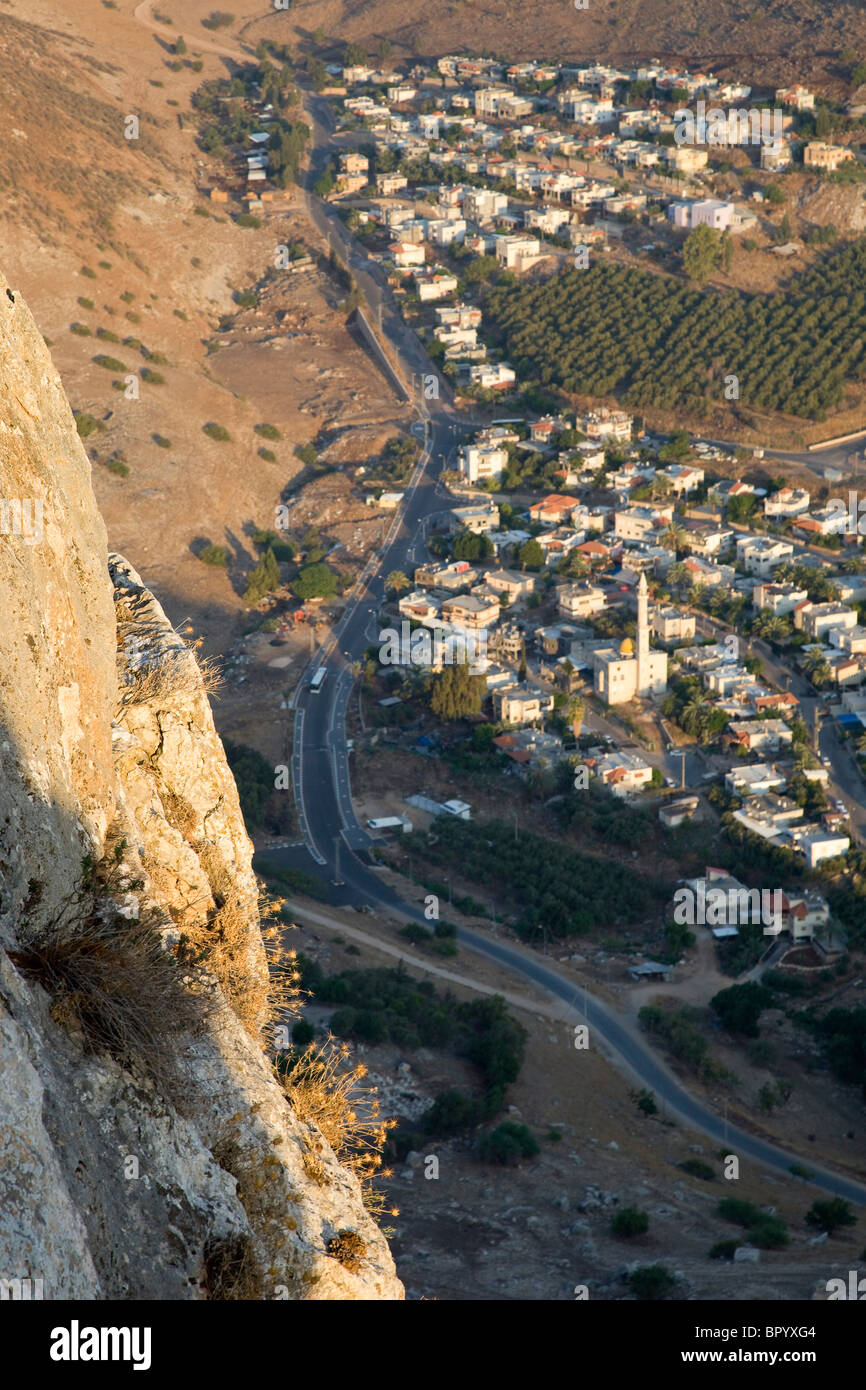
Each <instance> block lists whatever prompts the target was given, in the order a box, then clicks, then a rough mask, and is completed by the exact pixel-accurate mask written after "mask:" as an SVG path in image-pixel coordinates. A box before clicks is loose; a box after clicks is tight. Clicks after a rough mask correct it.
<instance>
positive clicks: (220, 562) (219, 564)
mask: <svg viewBox="0 0 866 1390" xmlns="http://www.w3.org/2000/svg"><path fill="white" fill-rule="evenodd" d="M198 558H199V559H200V560H201V562H202V564H203V565H214V566H215V567H216V568H218V569H225V567H226V565H227V564H228V562H229V555H228V551H227V550H226V548H225V546H224V545H213V544H211V545H206V546H205V547H204V549H203V550H200V551H199V552H198Z"/></svg>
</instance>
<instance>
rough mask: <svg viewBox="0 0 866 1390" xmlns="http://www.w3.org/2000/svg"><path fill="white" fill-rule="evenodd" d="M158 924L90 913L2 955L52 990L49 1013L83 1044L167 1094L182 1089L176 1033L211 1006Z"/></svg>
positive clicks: (195, 1025)
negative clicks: (146, 1078) (145, 1077)
mask: <svg viewBox="0 0 866 1390" xmlns="http://www.w3.org/2000/svg"><path fill="white" fill-rule="evenodd" d="M164 925H165V923H164V922H163V921H162V919H160V918H154V919H148V918H142V919H140V920H138V921H134V922H130V921H128V920H126V919H125V918H122V917H119V916H114V915H113V914H110V913H107V914H106V913H97V912H90V913H88V914H87V915H85V916H83V917H82V918H81V919H79V920H75V919H74V918H73V919H72V920H71V921H68V922H65V923H63V924H62V926H61V927H60V928H59V929H58V930H56V931H53V932H49V933H48V934H47V936H46V937H45V938H44V939H43V940H41V941H40V942H39V944H38V945H33V946H30V947H28V948H26V949H24V950H20V951H18V950H15V951H9V953H8V954H9V957H10V959H11V960H12V961H13V962H14V964H15V965H17V966H18V968H19V969H20V970H21V971H22V972H23V973H24V974H26V975H29V976H30V977H31V978H32V979H35V980H38V982H39V983H40V984H41V985H42V987H43V988H44V989H45V990H46V991H47V992H48V993H49V994H50V995H52V1005H51V1014H52V1017H53V1018H54V1019H55V1021H56V1022H58V1023H61V1024H62V1025H64V1026H66V1027H67V1028H68V1029H69V1031H70V1032H73V1033H78V1034H79V1035H80V1037H81V1039H82V1045H83V1047H84V1049H85V1051H87V1052H107V1053H109V1055H110V1056H112V1057H113V1058H114V1059H115V1061H117V1062H118V1063H120V1065H121V1066H123V1067H125V1068H127V1069H128V1070H130V1071H133V1072H135V1071H139V1072H143V1073H145V1074H146V1075H148V1076H149V1077H150V1079H151V1080H152V1081H153V1082H154V1084H155V1085H156V1086H157V1088H158V1089H159V1090H160V1091H161V1092H162V1093H163V1094H164V1095H166V1096H168V1097H169V1098H171V1099H174V1098H176V1097H177V1096H178V1095H179V1094H182V1088H183V1080H182V1076H181V1075H180V1070H179V1059H178V1052H177V1045H176V1043H177V1036H178V1034H180V1033H184V1032H196V1031H199V1030H200V1029H201V1028H202V1027H203V1026H204V1025H205V1022H206V1019H207V1017H208V1015H209V1013H210V1011H211V1007H212V1006H211V996H210V992H209V991H208V990H207V988H206V987H205V985H204V984H203V983H202V982H201V981H200V980H195V979H193V978H191V977H190V976H189V975H188V974H186V973H185V972H184V971H183V970H182V968H181V967H180V966H179V964H178V962H177V960H176V959H175V958H174V956H172V955H171V954H170V953H169V951H168V950H167V949H166V947H165V945H164V943H163V940H162V936H161V934H160V929H161V928H162V927H163V926H164Z"/></svg>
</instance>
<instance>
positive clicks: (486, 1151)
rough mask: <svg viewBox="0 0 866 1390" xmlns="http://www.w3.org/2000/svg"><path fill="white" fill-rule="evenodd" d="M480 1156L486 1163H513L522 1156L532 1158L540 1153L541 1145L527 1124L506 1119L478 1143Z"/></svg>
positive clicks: (517, 1161)
mask: <svg viewBox="0 0 866 1390" xmlns="http://www.w3.org/2000/svg"><path fill="white" fill-rule="evenodd" d="M478 1153H479V1156H480V1157H481V1158H482V1159H483V1160H484V1162H485V1163H501V1164H512V1163H519V1161H520V1159H521V1158H532V1157H534V1155H535V1154H537V1153H540V1147H539V1144H538V1141H537V1139H536V1138H535V1136H534V1134H533V1133H532V1131H531V1130H530V1129H529V1128H528V1127H527V1126H526V1125H519V1124H515V1123H514V1121H513V1120H506V1121H505V1122H504V1123H503V1124H501V1125H497V1127H496V1129H494V1130H492V1131H491V1132H490V1134H485V1135H483V1136H482V1138H481V1139H480V1141H479V1144H478Z"/></svg>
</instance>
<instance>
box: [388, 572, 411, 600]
mask: <svg viewBox="0 0 866 1390" xmlns="http://www.w3.org/2000/svg"><path fill="white" fill-rule="evenodd" d="M385 588H386V589H389V590H390V591H391V593H392V594H401V593H402V592H403V590H404V589H408V588H409V580H408V579H407V577H406V575H405V574H404V573H403V571H402V570H392V571H391V573H390V574H389V575H388V578H387V579H386V580H385Z"/></svg>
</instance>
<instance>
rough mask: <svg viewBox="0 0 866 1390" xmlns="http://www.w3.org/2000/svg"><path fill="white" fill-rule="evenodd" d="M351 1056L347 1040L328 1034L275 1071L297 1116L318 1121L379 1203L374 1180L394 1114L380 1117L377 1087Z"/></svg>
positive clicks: (372, 1202)
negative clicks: (366, 1082)
mask: <svg viewBox="0 0 866 1390" xmlns="http://www.w3.org/2000/svg"><path fill="white" fill-rule="evenodd" d="M349 1057H350V1053H349V1048H348V1046H347V1045H346V1044H345V1043H339V1042H337V1041H336V1040H335V1039H334V1038H328V1039H327V1040H326V1041H325V1042H324V1043H315V1042H313V1043H310V1045H309V1047H306V1048H304V1050H303V1052H300V1053H295V1054H289V1055H288V1057H287V1059H286V1060H281V1061H280V1062H279V1063H278V1065H277V1067H276V1074H277V1077H278V1078H279V1081H280V1084H281V1086H282V1088H283V1090H284V1091H285V1093H286V1097H287V1099H288V1101H289V1104H290V1105H291V1107H292V1109H293V1110H294V1111H295V1114H296V1115H297V1116H298V1118H299V1119H301V1120H304V1121H305V1122H306V1123H307V1124H310V1125H315V1127H316V1128H317V1129H318V1131H319V1133H320V1134H321V1135H322V1137H323V1138H324V1139H325V1140H327V1142H328V1143H329V1144H330V1146H331V1148H332V1149H333V1150H334V1153H335V1154H336V1156H337V1158H338V1160H339V1162H340V1163H341V1164H342V1165H343V1166H344V1167H346V1168H349V1169H350V1170H351V1171H352V1172H353V1173H354V1174H355V1176H356V1177H357V1178H358V1179H359V1181H360V1182H361V1185H362V1188H363V1189H364V1190H365V1200H366V1201H367V1203H368V1208H369V1209H381V1206H380V1203H378V1201H377V1198H376V1194H374V1193H373V1192H372V1187H371V1184H372V1180H373V1178H374V1177H376V1176H377V1175H378V1174H379V1172H380V1170H381V1167H382V1148H383V1146H384V1143H385V1138H386V1136H387V1133H388V1130H389V1129H393V1127H394V1125H395V1124H396V1120H385V1119H383V1118H382V1116H381V1115H380V1113H379V1102H378V1100H377V1098H376V1092H375V1089H373V1088H370V1087H366V1086H364V1085H363V1084H362V1083H363V1079H364V1077H365V1076H366V1074H367V1068H366V1067H365V1066H364V1065H363V1063H360V1062H359V1063H356V1064H355V1065H354V1066H352V1065H351V1064H350V1062H349ZM305 1163H306V1160H305Z"/></svg>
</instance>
